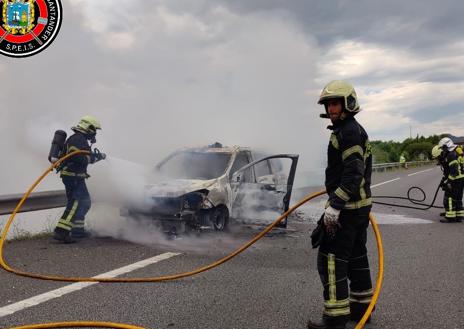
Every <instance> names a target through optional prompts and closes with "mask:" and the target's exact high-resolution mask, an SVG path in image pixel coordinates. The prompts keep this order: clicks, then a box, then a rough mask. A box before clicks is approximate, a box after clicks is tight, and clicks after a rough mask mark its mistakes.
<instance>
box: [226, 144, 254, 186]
mask: <svg viewBox="0 0 464 329" xmlns="http://www.w3.org/2000/svg"><path fill="white" fill-rule="evenodd" d="M249 163H250V160H249V157H248V154H246V153H245V152H239V153H238V154H237V156H236V157H235V161H234V164H233V165H232V168H231V169H230V173H229V179H232V175H233V174H234V173H235V172H236V171H237V170H239V169H240V168H243V167H245V166H246V165H247V164H249ZM251 170H252V169H251V168H248V169H246V170H245V171H243V172H242V173H241V175H240V176H241V179H240V181H241V182H242V183H250V182H251V181H252V174H251V173H252V171H251Z"/></svg>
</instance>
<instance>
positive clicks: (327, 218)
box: [324, 206, 340, 235]
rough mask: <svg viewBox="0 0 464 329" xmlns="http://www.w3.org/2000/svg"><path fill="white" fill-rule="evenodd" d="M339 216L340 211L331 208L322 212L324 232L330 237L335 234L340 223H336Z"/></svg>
mask: <svg viewBox="0 0 464 329" xmlns="http://www.w3.org/2000/svg"><path fill="white" fill-rule="evenodd" d="M339 216H340V210H337V209H334V208H332V207H331V206H329V207H328V208H326V209H325V212H324V224H325V226H326V231H327V233H329V234H330V235H333V234H335V232H336V231H337V229H338V227H340V223H339V222H338V217H339Z"/></svg>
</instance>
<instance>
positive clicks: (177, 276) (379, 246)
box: [0, 151, 383, 329]
mask: <svg viewBox="0 0 464 329" xmlns="http://www.w3.org/2000/svg"><path fill="white" fill-rule="evenodd" d="M88 153H89V152H87V151H75V152H72V153H70V154H68V155H66V156H64V157H62V158H61V159H60V160H58V161H57V162H55V163H54V164H53V165H51V166H50V167H49V168H48V169H47V170H46V171H45V172H44V173H43V174H42V175H41V176H40V177H39V178H38V179H37V180H36V181H35V182H34V184H32V186H31V187H30V188H29V189H28V190H27V191H26V193H25V194H24V196H23V197H22V199H21V200H20V201H19V203H18V205H17V206H16V208H15V209H14V211H13V213H12V214H11V216H10V217H9V218H8V221H7V223H6V225H5V227H4V228H3V231H2V234H1V237H0V266H1V267H2V268H3V269H4V270H6V271H8V272H11V273H14V274H17V275H20V276H24V277H29V278H34V279H41V280H51V281H63V282H119V283H121V282H123V283H129V282H161V281H172V280H177V279H181V278H185V277H188V276H193V275H196V274H199V273H202V272H205V271H208V270H210V269H213V268H215V267H217V266H219V265H221V264H223V263H225V262H227V261H229V260H231V259H232V258H234V257H235V256H237V255H238V254H240V253H241V252H243V251H244V250H246V249H247V248H249V247H250V246H251V245H253V244H254V243H256V242H257V241H258V240H260V239H261V238H262V237H264V236H265V235H266V234H267V233H268V232H269V231H271V230H272V229H273V228H274V227H275V226H276V225H277V224H279V223H280V222H281V221H282V220H283V219H284V218H286V217H287V216H288V215H290V214H291V213H292V212H294V211H295V210H296V209H298V208H299V207H301V206H302V205H303V204H305V203H306V202H308V201H310V200H312V199H314V198H316V197H318V196H320V195H323V194H325V193H326V192H325V191H320V192H315V193H313V194H311V195H308V196H307V197H305V198H303V199H302V200H300V201H299V202H297V203H296V204H295V205H294V206H292V207H291V208H290V209H289V210H288V211H286V212H285V213H284V214H282V215H281V216H280V217H279V218H277V219H276V220H275V221H274V222H273V223H272V224H270V225H269V226H267V227H266V228H265V229H264V230H263V231H262V232H260V233H259V234H258V235H256V236H255V237H254V238H253V239H251V240H250V241H249V242H247V243H245V244H244V245H243V246H241V247H240V248H238V249H237V250H235V251H234V252H232V253H231V254H229V255H228V256H226V257H224V258H222V259H220V260H218V261H216V262H214V263H212V264H210V265H207V266H203V267H200V268H198V269H196V270H193V271H190V272H185V273H179V274H174V275H167V276H160V277H153V278H124V279H121V278H120V279H117V278H98V279H97V278H85V277H61V276H48V275H41V274H36V273H28V272H24V271H21V270H17V269H14V268H12V267H10V266H9V265H8V264H7V263H6V261H5V260H4V258H3V247H4V243H5V241H6V237H7V235H8V231H9V229H10V227H11V224H12V222H13V220H14V218H15V216H16V214H17V213H18V211H19V210H20V209H21V207H22V205H23V204H24V202H25V201H26V199H27V198H28V197H29V195H30V194H31V193H32V191H34V189H35V188H36V187H37V186H38V185H39V184H40V182H41V181H42V180H43V179H44V178H45V177H46V176H47V175H48V174H49V173H50V172H52V171H53V169H55V168H57V167H58V166H59V165H60V164H61V163H63V161H65V160H67V159H69V158H70V157H72V156H74V155H77V154H88ZM369 219H370V221H371V224H372V228H373V230H374V234H375V237H376V240H377V250H378V258H379V260H378V262H379V270H378V274H377V282H376V287H375V291H374V295H373V297H372V301H371V303H370V304H369V307H368V308H367V310H366V313H365V314H364V316H363V317H362V319H361V321H360V322H359V323H358V324H357V326H356V328H355V329H361V328H363V327H364V325H365V323H366V321H367V319H368V317H369V316H370V314H371V313H372V310H373V308H374V306H375V304H376V303H377V300H378V298H379V295H380V290H381V287H382V282H383V245H382V237H381V235H380V230H379V228H378V226H377V223H376V221H375V218H374V216H373V215H372V214H371V215H370V218H369ZM108 324H111V325H112V328H129V329H139V328H140V327H136V326H132V325H126V324H115V323H108V322H88V321H85V322H84V321H81V322H56V323H48V324H38V325H28V326H21V327H14V328H11V329H34V328H72V327H103V328H109V327H108ZM110 328H111V326H110Z"/></svg>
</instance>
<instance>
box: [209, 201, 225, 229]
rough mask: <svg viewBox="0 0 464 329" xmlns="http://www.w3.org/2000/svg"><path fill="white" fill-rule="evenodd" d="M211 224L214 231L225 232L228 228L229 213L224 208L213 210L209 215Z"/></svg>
mask: <svg viewBox="0 0 464 329" xmlns="http://www.w3.org/2000/svg"><path fill="white" fill-rule="evenodd" d="M210 220H211V224H212V225H213V228H214V230H216V231H227V229H228V226H229V211H228V210H227V208H226V207H224V206H219V207H217V208H215V209H214V210H213V212H212V214H211V218H210Z"/></svg>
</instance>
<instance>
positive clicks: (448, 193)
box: [443, 179, 464, 220]
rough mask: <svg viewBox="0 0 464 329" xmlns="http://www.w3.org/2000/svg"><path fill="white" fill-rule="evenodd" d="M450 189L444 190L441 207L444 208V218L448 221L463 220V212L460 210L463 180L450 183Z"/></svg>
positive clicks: (463, 186)
mask: <svg viewBox="0 0 464 329" xmlns="http://www.w3.org/2000/svg"><path fill="white" fill-rule="evenodd" d="M450 185H451V186H450V187H451V188H446V189H445V194H444V197H443V206H444V207H445V217H446V219H448V220H454V219H463V217H464V210H463V208H462V197H463V188H464V179H457V180H454V181H451V182H450Z"/></svg>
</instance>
